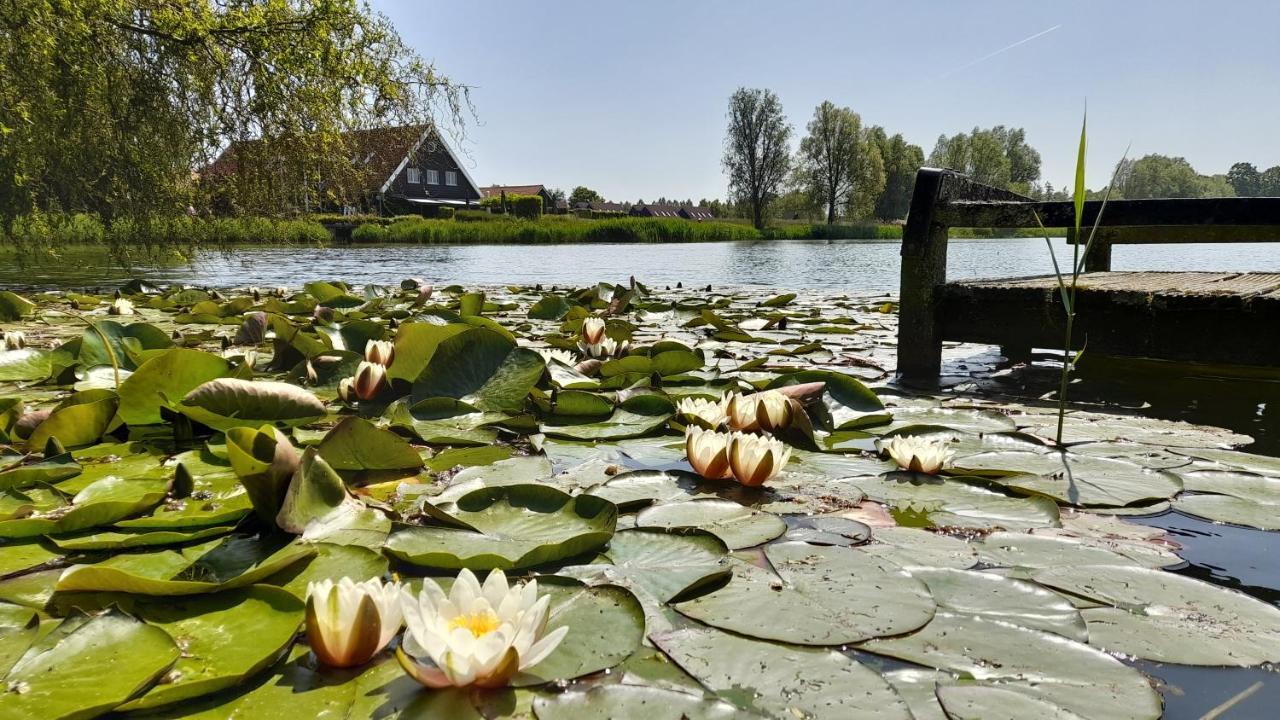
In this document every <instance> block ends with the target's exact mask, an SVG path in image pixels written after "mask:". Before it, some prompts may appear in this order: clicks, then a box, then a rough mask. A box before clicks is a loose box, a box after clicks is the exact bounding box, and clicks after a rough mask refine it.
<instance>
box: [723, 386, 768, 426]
mask: <svg viewBox="0 0 1280 720" xmlns="http://www.w3.org/2000/svg"><path fill="white" fill-rule="evenodd" d="M759 402H760V393H753V394H751V395H739V394H738V393H733V394H731V395H729V397H728V399H727V400H726V402H725V409H724V411H725V414H726V415H727V416H728V417H729V427H731V428H733V429H734V430H738V431H740V432H754V431H756V430H759V429H760V417H759V411H758V408H757V407H756V406H757V405H758V404H759Z"/></svg>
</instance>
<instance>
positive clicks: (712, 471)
mask: <svg viewBox="0 0 1280 720" xmlns="http://www.w3.org/2000/svg"><path fill="white" fill-rule="evenodd" d="M732 439H733V436H732V435H730V434H729V433H722V432H715V431H714V430H703V429H702V428H700V427H698V426H697V425H690V426H688V427H686V428H685V430H684V451H685V455H686V456H687V457H688V458H689V464H690V465H692V466H693V470H694V472H696V473H698V474H699V475H701V476H702V477H704V478H707V479H708V480H728V479H729V478H731V477H733V472H732V471H731V470H730V468H729V441H730V440H732Z"/></svg>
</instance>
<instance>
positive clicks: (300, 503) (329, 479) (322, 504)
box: [276, 447, 391, 548]
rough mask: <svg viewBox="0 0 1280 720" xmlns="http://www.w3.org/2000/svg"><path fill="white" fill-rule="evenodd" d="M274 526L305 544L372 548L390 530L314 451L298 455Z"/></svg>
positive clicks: (378, 513) (381, 518) (381, 541)
mask: <svg viewBox="0 0 1280 720" xmlns="http://www.w3.org/2000/svg"><path fill="white" fill-rule="evenodd" d="M276 524H277V525H279V526H280V528H281V529H282V530H284V531H285V532H291V533H295V534H301V535H302V536H303V538H304V539H306V540H311V541H320V540H323V541H325V542H329V543H334V544H337V545H363V546H365V547H375V548H376V547H379V546H381V545H382V543H383V541H384V540H386V537H387V533H388V532H389V531H390V529H391V521H390V520H388V519H387V518H386V517H385V516H383V515H382V514H381V513H380V512H378V511H377V510H374V509H373V508H371V507H368V506H366V505H365V504H364V503H363V502H362V501H360V500H359V499H357V498H355V497H353V496H352V495H351V493H350V492H349V491H348V490H347V486H346V484H345V483H344V482H343V481H342V478H341V477H339V476H338V474H337V473H336V472H334V471H333V468H331V467H329V465H328V463H326V462H325V461H324V458H322V457H320V454H319V451H318V449H317V448H315V447H309V448H307V449H306V451H305V452H303V453H302V461H301V463H300V464H299V465H298V470H297V472H295V473H294V475H293V479H292V480H291V481H290V482H289V490H288V492H287V493H286V494H285V497H284V502H283V503H281V505H280V513H279V514H278V515H276Z"/></svg>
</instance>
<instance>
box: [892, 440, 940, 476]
mask: <svg viewBox="0 0 1280 720" xmlns="http://www.w3.org/2000/svg"><path fill="white" fill-rule="evenodd" d="M882 447H883V448H884V451H885V452H887V453H889V457H891V458H893V461H894V462H896V463H898V467H900V468H902V469H903V470H908V471H910V472H919V473H927V474H929V475H937V474H938V473H939V472H940V471H941V470H942V468H944V467H946V465H947V463H948V462H950V461H951V456H952V455H954V454H955V450H953V449H951V448H950V447H949V446H948V444H947V441H946V440H944V439H941V438H923V437H917V436H914V435H908V436H898V437H895V438H893V439H891V440H889V442H887V443H884V444H883V446H882Z"/></svg>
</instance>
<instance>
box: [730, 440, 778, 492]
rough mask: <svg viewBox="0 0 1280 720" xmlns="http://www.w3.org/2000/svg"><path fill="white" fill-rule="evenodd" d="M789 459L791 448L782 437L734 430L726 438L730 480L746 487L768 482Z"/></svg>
mask: <svg viewBox="0 0 1280 720" xmlns="http://www.w3.org/2000/svg"><path fill="white" fill-rule="evenodd" d="M790 459H791V448H790V447H789V446H788V445H787V444H786V443H784V442H782V441H781V440H776V439H774V438H771V437H762V436H760V435H748V434H746V433H734V434H733V439H732V440H730V441H729V468H730V469H731V470H733V479H734V480H737V481H738V482H739V483H741V484H743V485H746V486H747V487H759V486H761V485H763V484H765V483H766V482H768V481H769V479H770V478H772V477H773V476H774V475H777V474H778V471H779V470H781V469H782V468H783V467H785V466H786V464H787V461H788V460H790Z"/></svg>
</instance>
